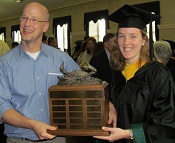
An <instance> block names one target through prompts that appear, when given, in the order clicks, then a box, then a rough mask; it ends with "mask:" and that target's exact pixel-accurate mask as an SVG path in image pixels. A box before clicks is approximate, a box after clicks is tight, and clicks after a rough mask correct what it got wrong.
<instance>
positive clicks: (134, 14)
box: [94, 5, 175, 143]
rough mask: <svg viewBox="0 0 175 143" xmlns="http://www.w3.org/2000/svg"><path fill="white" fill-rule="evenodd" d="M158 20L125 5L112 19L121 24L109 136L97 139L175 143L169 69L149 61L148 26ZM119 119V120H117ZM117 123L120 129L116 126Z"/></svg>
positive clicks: (174, 109)
mask: <svg viewBox="0 0 175 143" xmlns="http://www.w3.org/2000/svg"><path fill="white" fill-rule="evenodd" d="M156 18H157V16H156V15H153V14H151V13H149V12H146V11H142V10H140V9H138V8H136V7H133V6H129V5H125V6H123V7H122V8H120V9H119V10H117V11H116V12H114V13H113V14H111V15H110V16H109V19H110V20H112V21H114V22H117V23H119V25H118V31H117V42H118V47H116V48H115V49H114V51H113V53H112V58H111V63H112V67H113V68H114V70H115V73H114V78H113V82H112V86H111V102H110V104H109V105H110V108H109V109H110V111H109V123H111V122H112V121H113V128H112V127H102V129H103V130H104V131H108V132H110V135H109V136H94V137H95V138H98V139H103V140H108V141H110V142H116V143H133V142H134V143H175V137H174V136H175V104H174V102H175V86H174V83H173V79H172V76H171V74H170V72H169V71H168V69H167V68H166V67H165V66H163V65H162V64H161V63H159V62H156V61H154V62H153V61H150V59H149V40H148V37H147V34H146V33H145V32H144V29H145V27H146V24H148V23H149V22H150V21H153V20H155V19H156ZM115 117H116V118H115ZM115 121H117V125H116V126H117V127H115Z"/></svg>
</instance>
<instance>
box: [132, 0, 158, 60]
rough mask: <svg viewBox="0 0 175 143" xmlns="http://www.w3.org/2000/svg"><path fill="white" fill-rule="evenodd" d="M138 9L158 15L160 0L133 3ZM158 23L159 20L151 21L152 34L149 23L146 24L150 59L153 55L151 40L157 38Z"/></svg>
mask: <svg viewBox="0 0 175 143" xmlns="http://www.w3.org/2000/svg"><path fill="white" fill-rule="evenodd" d="M134 6H136V7H138V8H140V9H143V10H146V11H149V12H152V13H155V14H156V15H160V1H154V2H148V3H142V4H137V5H134ZM159 23H160V20H157V21H154V22H152V34H151V33H150V32H149V29H150V25H149V24H148V25H147V33H148V37H149V39H150V42H149V44H150V51H149V54H150V59H151V60H152V59H153V57H154V52H153V41H156V40H159V29H158V27H157V25H158V24H159Z"/></svg>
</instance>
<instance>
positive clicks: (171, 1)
mask: <svg viewBox="0 0 175 143" xmlns="http://www.w3.org/2000/svg"><path fill="white" fill-rule="evenodd" d="M153 1H155V0H96V1H90V2H88V3H84V4H79V5H74V6H70V5H69V6H67V7H64V8H61V7H59V8H58V9H49V11H50V28H49V30H48V31H47V33H46V35H47V36H52V35H53V34H52V19H53V18H56V17H62V16H69V15H71V19H72V32H71V47H74V46H75V45H74V42H75V41H76V40H82V39H83V37H84V36H85V31H84V27H83V26H84V13H86V12H92V11H98V10H104V9H108V10H109V14H111V13H112V12H114V11H115V10H116V9H118V8H119V7H121V6H123V5H124V4H131V5H132V4H139V3H146V2H153ZM159 1H160V15H161V17H162V18H161V20H160V25H159V26H158V27H159V38H160V39H169V40H174V41H175V15H174V14H175V0H159ZM167 9H168V10H167ZM19 16H20V15H19ZM19 16H17V17H14V18H12V19H11V20H7V21H1V22H0V27H4V26H6V30H7V31H6V32H7V35H6V36H7V39H6V41H7V43H8V44H9V45H10V43H11V42H12V39H11V37H10V35H11V33H10V32H11V26H12V25H16V24H19ZM116 27H117V25H116V23H113V22H110V29H108V32H115V31H116Z"/></svg>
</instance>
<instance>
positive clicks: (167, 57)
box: [153, 41, 175, 82]
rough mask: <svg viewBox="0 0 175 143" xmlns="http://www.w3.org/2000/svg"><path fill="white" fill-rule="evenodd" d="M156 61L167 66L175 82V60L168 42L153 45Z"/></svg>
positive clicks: (158, 42) (157, 42)
mask: <svg viewBox="0 0 175 143" xmlns="http://www.w3.org/2000/svg"><path fill="white" fill-rule="evenodd" d="M153 49H154V56H155V59H156V60H157V61H158V62H160V63H162V64H163V65H165V66H166V67H167V68H168V69H169V71H170V72H171V74H172V76H173V80H174V82H175V60H174V59H173V58H171V57H172V50H171V46H170V44H169V43H168V42H167V41H156V42H155V43H154V44H153Z"/></svg>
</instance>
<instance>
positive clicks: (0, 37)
mask: <svg viewBox="0 0 175 143" xmlns="http://www.w3.org/2000/svg"><path fill="white" fill-rule="evenodd" d="M0 40H2V41H5V37H4V33H1V34H0Z"/></svg>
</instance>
